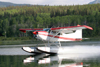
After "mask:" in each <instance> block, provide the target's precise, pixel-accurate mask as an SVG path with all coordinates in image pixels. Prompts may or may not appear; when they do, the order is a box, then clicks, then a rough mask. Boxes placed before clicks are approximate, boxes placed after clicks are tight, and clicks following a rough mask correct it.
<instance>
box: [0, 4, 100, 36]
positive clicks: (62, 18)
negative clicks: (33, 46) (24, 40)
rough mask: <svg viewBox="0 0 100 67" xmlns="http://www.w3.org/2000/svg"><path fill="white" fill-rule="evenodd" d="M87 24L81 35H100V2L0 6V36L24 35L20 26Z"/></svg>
mask: <svg viewBox="0 0 100 67" xmlns="http://www.w3.org/2000/svg"><path fill="white" fill-rule="evenodd" d="M77 24H80V25H88V26H91V27H93V29H94V30H93V31H91V30H84V31H83V36H86V37H91V36H92V37H94V36H99V35H100V27H99V26H100V4H91V5H90V4H88V5H72V6H49V5H45V6H38V5H37V6H36V5H34V6H9V7H1V8H0V36H5V37H20V36H25V34H24V33H22V32H20V31H19V29H20V28H48V27H50V26H53V27H58V26H59V27H66V26H75V25H77Z"/></svg>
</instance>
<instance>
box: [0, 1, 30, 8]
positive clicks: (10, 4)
mask: <svg viewBox="0 0 100 67" xmlns="http://www.w3.org/2000/svg"><path fill="white" fill-rule="evenodd" d="M23 5H30V4H14V3H10V2H1V1H0V7H8V6H23Z"/></svg>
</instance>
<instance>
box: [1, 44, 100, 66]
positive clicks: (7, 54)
mask: <svg viewBox="0 0 100 67" xmlns="http://www.w3.org/2000/svg"><path fill="white" fill-rule="evenodd" d="M67 44H68V43H67ZM69 44H72V43H69ZM73 44H78V45H74V46H73V47H72V45H71V46H70V45H68V48H69V47H72V48H73V49H74V50H76V48H77V50H78V51H79V50H80V52H81V53H80V52H75V53H70V52H69V53H67V54H58V55H49V54H39V55H33V54H30V53H27V52H24V51H23V50H22V49H21V47H22V46H21V45H20V46H3V45H2V46H0V67H100V42H97V43H96V42H92V43H91V44H92V45H89V44H90V42H82V43H80V44H81V45H82V46H79V43H78V42H76V43H73ZM83 44H85V45H83ZM86 44H87V45H86ZM23 46H28V45H23ZM66 47H67V46H66Z"/></svg>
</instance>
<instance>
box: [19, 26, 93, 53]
mask: <svg viewBox="0 0 100 67" xmlns="http://www.w3.org/2000/svg"><path fill="white" fill-rule="evenodd" d="M82 29H90V30H93V28H92V27H90V26H87V25H77V26H68V27H56V28H36V29H19V30H20V31H22V32H24V33H26V31H32V32H33V34H34V35H35V37H36V39H39V40H42V41H48V44H47V45H46V46H45V47H23V48H22V49H23V50H24V51H26V52H29V53H39V54H41V53H47V54H64V53H66V52H67V51H68V50H67V49H66V47H62V46H61V43H60V42H62V41H64V42H65V41H81V40H82V39H84V38H82ZM52 44H55V45H56V46H57V47H53V48H52V47H51V45H52Z"/></svg>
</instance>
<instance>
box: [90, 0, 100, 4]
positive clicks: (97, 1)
mask: <svg viewBox="0 0 100 67" xmlns="http://www.w3.org/2000/svg"><path fill="white" fill-rule="evenodd" d="M97 3H100V0H95V1H92V2H90V3H89V4H97Z"/></svg>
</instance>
